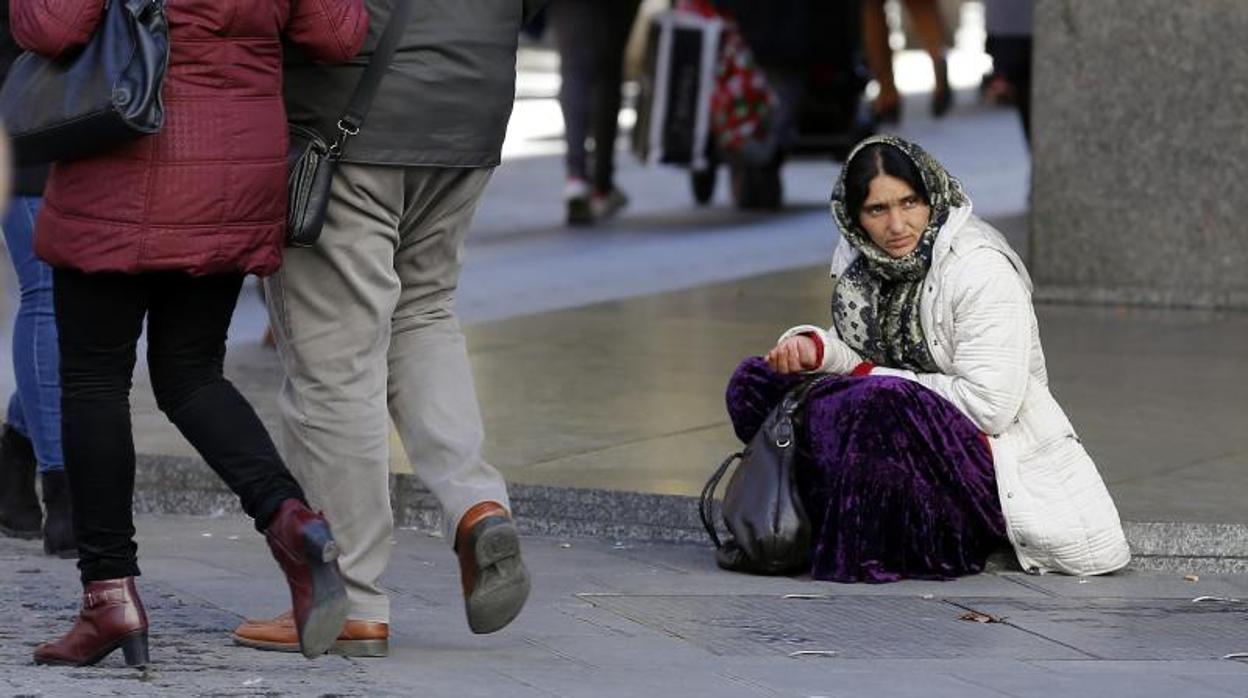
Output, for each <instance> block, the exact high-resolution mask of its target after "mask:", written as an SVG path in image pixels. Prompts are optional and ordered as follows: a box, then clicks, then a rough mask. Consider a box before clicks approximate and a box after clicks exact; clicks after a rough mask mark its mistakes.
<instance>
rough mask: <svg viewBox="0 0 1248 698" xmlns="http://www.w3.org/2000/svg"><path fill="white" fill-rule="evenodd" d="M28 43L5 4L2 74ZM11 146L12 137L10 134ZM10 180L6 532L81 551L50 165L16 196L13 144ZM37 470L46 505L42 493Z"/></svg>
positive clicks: (21, 173)
mask: <svg viewBox="0 0 1248 698" xmlns="http://www.w3.org/2000/svg"><path fill="white" fill-rule="evenodd" d="M21 52H22V49H21V48H20V47H18V45H17V42H15V41H14V40H13V35H12V34H11V33H10V31H9V4H8V3H0V77H3V76H4V75H5V74H7V73H8V71H9V66H11V65H12V64H13V61H14V60H15V59H16V58H17V57H18V55H19V54H21ZM4 142H5V143H6V145H7V138H4ZM0 169H2V170H3V172H4V174H3V179H4V181H5V186H4V187H3V190H4V191H3V193H0V202H7V203H8V208H7V210H6V213H5V215H4V218H3V221H0V224H2V225H3V226H4V240H5V244H6V245H8V248H9V259H10V261H12V262H13V268H14V270H15V271H16V272H17V281H18V289H19V295H20V301H19V304H18V310H17V318H16V320H15V322H14V327H13V374H14V379H15V382H16V384H17V390H16V391H14V393H13V395H12V396H11V397H10V398H9V403H8V413H7V415H6V417H5V425H4V430H3V432H0V531H2V532H4V533H5V534H6V535H9V536H14V537H18V538H39V537H40V535H42V537H43V549H44V551H45V552H47V553H48V554H49V555H60V556H62V557H73V556H74V555H75V554H76V553H77V545H76V543H75V541H74V529H73V522H72V521H71V507H70V496H69V481H68V479H67V478H66V475H65V459H64V456H63V455H62V453H61V379H60V352H59V350H58V348H57V334H56V314H55V313H54V312H53V310H52V269H51V268H50V267H48V265H47V264H44V263H43V262H42V261H40V260H39V259H38V258H36V257H35V254H34V250H33V244H34V238H35V216H36V215H37V214H38V212H39V206H40V204H42V202H43V199H42V196H43V185H44V180H45V179H47V167H46V166H37V167H28V168H23V169H20V170H18V171H17V172H16V177H15V178H14V182H13V185H14V188H13V191H14V194H15V196H14V198H13V200H12V201H10V200H9V198H8V194H9V189H8V186H7V184H8V181H9V157H8V152H7V147H6V148H5V152H4V153H3V159H2V160H0ZM36 470H37V471H38V477H39V481H40V482H39V485H40V490H42V493H43V507H44V509H43V510H41V509H40V507H39V499H38V497H37V495H36V493H35V474H36Z"/></svg>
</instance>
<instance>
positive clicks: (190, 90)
mask: <svg viewBox="0 0 1248 698" xmlns="http://www.w3.org/2000/svg"><path fill="white" fill-rule="evenodd" d="M0 1H3V0H0ZM114 1H116V0H114ZM165 6H166V14H167V16H168V18H169V43H170V57H169V71H168V74H167V75H166V78H165V84H164V100H165V124H164V128H162V129H161V131H160V133H158V134H156V135H153V136H145V137H142V138H140V139H139V140H137V141H134V142H131V143H128V144H125V145H123V146H120V147H118V148H116V149H113V150H110V151H108V152H107V153H105V154H102V155H97V156H94V157H90V158H85V159H81V160H74V161H71V162H63V163H57V164H55V165H54V166H53V168H52V174H51V177H50V179H49V180H48V186H47V190H46V192H45V196H44V205H43V209H42V210H41V211H40V213H39V219H38V222H37V225H36V233H35V252H36V253H37V254H38V255H39V256H40V257H42V258H43V259H45V260H46V261H47V262H48V263H49V264H51V265H53V266H57V267H70V268H74V269H79V270H82V271H86V272H106V271H114V272H126V273H138V272H145V271H159V270H181V271H186V272H189V273H191V274H216V273H230V272H251V273H255V274H259V275H265V274H269V273H272V272H273V271H274V270H276V269H277V268H278V266H280V265H281V262H282V238H283V232H284V227H285V218H286V113H285V109H284V108H283V106H282V44H281V41H282V38H283V36H285V38H287V39H289V40H290V41H291V42H293V43H294V44H296V45H298V46H299V47H300V48H301V49H302V50H303V51H305V52H306V53H307V54H309V55H311V56H313V57H314V58H316V59H318V60H322V61H325V62H342V61H346V60H348V59H349V58H351V57H352V56H354V55H355V53H356V52H357V51H359V49H360V46H361V45H362V44H363V42H364V38H365V34H366V33H367V29H368V13H367V11H366V10H365V8H364V3H363V0H166V1H165ZM103 8H104V0H12V1H11V3H10V9H11V20H12V29H13V35H14V37H15V38H16V39H17V41H18V43H19V44H21V45H22V46H23V47H24V48H26V49H29V50H32V51H36V52H38V53H40V54H42V55H45V56H49V57H57V56H61V55H64V54H66V53H67V52H70V51H73V50H74V49H75V48H77V47H79V46H82V45H83V44H85V43H86V42H87V40H88V39H89V38H90V36H91V34H92V32H93V31H94V30H95V27H96V26H97V24H98V23H99V20H100V17H101V15H102V13H103Z"/></svg>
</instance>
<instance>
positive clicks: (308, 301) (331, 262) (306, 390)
mask: <svg viewBox="0 0 1248 698" xmlns="http://www.w3.org/2000/svg"><path fill="white" fill-rule="evenodd" d="M331 195H332V199H331V201H330V205H329V210H328V212H327V214H326V221H325V228H324V229H323V231H322V232H321V238H320V240H319V241H318V243H317V244H316V246H315V247H311V248H308V249H297V250H287V252H286V261H285V263H284V264H283V265H282V267H281V269H280V270H279V271H278V272H277V273H276V274H275V275H273V276H271V277H269V278H268V279H266V280H265V295H266V301H267V303H268V306H269V315H270V317H271V318H272V322H273V330H274V333H275V335H276V338H277V350H278V356H279V357H280V358H281V362H282V368H283V369H284V371H285V377H284V380H283V383H282V390H281V394H280V396H279V407H280V410H281V424H282V444H283V451H284V455H285V456H286V462H287V463H288V464H289V466H290V469H291V471H292V472H294V474H295V477H296V478H297V479H298V480H299V483H300V484H301V485H302V486H303V488H304V492H305V493H306V494H307V496H308V501H309V502H310V503H311V504H312V505H313V507H314V508H317V509H320V510H322V511H324V512H325V515H326V516H327V517H328V518H329V520H330V522H331V523H332V524H333V527H334V534H335V538H336V539H337V541H338V545H339V546H340V548H341V550H342V554H341V556H340V557H339V566H340V567H341V569H342V574H343V577H344V579H345V581H346V584H347V595H348V599H349V600H350V609H349V612H348V616H349V617H350V618H351V619H353V620H357V621H376V622H381V623H388V622H389V619H390V602H389V599H388V598H387V597H386V592H385V590H384V589H382V588H381V586H380V585H379V584H378V581H377V580H378V578H379V577H380V576H381V573H382V572H383V571H384V570H385V568H386V564H387V563H388V562H389V559H390V547H391V540H390V539H391V535H392V533H393V531H394V519H393V516H392V514H391V509H390V481H389V477H390V460H389V436H390V423H389V419H388V415H387V411H386V352H387V350H388V348H389V344H390V319H391V316H392V314H393V312H394V307H395V303H396V302H397V301H398V296H399V280H398V278H397V275H396V272H395V269H394V254H395V248H396V247H397V244H398V232H397V231H398V226H399V216H400V214H399V210H400V208H401V206H402V202H403V197H404V193H403V169H402V168H398V167H384V166H366V165H354V164H343V165H341V166H340V167H339V169H338V172H337V174H336V175H335V177H334V183H333V189H332V192H331Z"/></svg>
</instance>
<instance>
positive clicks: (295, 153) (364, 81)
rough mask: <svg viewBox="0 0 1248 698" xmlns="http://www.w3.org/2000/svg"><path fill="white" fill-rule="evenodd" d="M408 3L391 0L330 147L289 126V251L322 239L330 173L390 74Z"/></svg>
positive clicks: (316, 136)
mask: <svg viewBox="0 0 1248 698" xmlns="http://www.w3.org/2000/svg"><path fill="white" fill-rule="evenodd" d="M411 11H412V3H411V0H395V3H394V7H393V11H392V14H391V15H390V19H389V20H388V21H387V22H386V29H385V32H383V33H382V35H381V39H380V41H379V42H378V44H377V48H376V50H374V51H373V55H372V56H371V57H370V58H369V60H368V65H367V66H366V67H365V68H364V74H363V75H361V76H360V81H359V82H358V83H356V85H355V91H354V92H352V93H351V101H350V102H348V103H347V109H346V111H345V112H343V114H342V118H340V119H338V137H337V138H336V139H335V140H334V142H333V143H329V142H327V141H326V140H325V138H324V137H323V136H322V135H321V134H320V133H319V132H318V131H317V130H316V129H313V128H308V127H306V126H299V125H297V124H290V125H289V129H290V146H289V148H288V149H287V151H286V164H287V166H288V168H289V172H288V174H287V178H286V186H287V191H288V198H289V204H288V205H289V208H287V210H286V244H287V245H288V246H290V247H311V246H312V245H315V244H316V241H317V239H319V238H320V237H321V228H323V227H324V226H325V211H326V209H327V208H328V207H329V190H330V186H331V185H332V184H333V182H334V171H335V170H337V169H338V161H339V160H341V159H342V152H343V149H344V148H346V144H347V139H349V138H351V137H352V136H356V135H359V133H360V127H361V126H363V125H364V117H365V116H366V115H367V114H368V108H369V107H370V106H372V103H373V97H374V96H376V94H377V88H378V87H380V86H381V79H382V78H383V77H385V74H386V71H387V70H388V69H389V68H390V61H391V60H392V59H393V58H394V52H395V51H397V50H398V48H399V40H400V39H401V38H402V37H403V30H404V29H406V28H407V20H408V17H410V16H411V13H412V12H411Z"/></svg>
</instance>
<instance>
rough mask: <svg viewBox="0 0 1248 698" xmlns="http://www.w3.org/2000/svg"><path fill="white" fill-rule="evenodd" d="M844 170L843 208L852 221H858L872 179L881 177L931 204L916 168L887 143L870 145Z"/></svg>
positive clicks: (908, 159) (902, 154)
mask: <svg viewBox="0 0 1248 698" xmlns="http://www.w3.org/2000/svg"><path fill="white" fill-rule="evenodd" d="M845 167H847V168H849V169H848V170H846V172H845V209H846V211H847V212H848V213H849V217H850V220H852V221H857V220H858V214H859V213H861V212H862V202H864V201H866V200H867V192H868V191H870V189H871V180H873V179H875V178H876V177H877V176H879V175H881V174H886V175H890V176H892V177H896V178H897V179H900V180H902V181H904V182H905V183H906V184H909V185H910V188H911V189H913V190H914V193H916V194H918V195H919V196H920V197H922V198H923V201H924V202H926V203H927V204H929V205H930V204H931V199H929V198H928V196H927V187H926V186H924V185H923V176H922V175H921V174H920V173H919V168H918V166H917V165H915V164H914V161H913V160H911V159H910V157H909V156H907V155H906V154H905V153H903V152H901V150H899V149H897V148H896V147H894V146H892V145H889V144H888V143H872V144H871V145H869V146H867V147H865V148H863V149H862V150H860V151H858V153H857V154H856V155H854V159H853V160H850V161H849V162H848V163H846V164H845Z"/></svg>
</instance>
